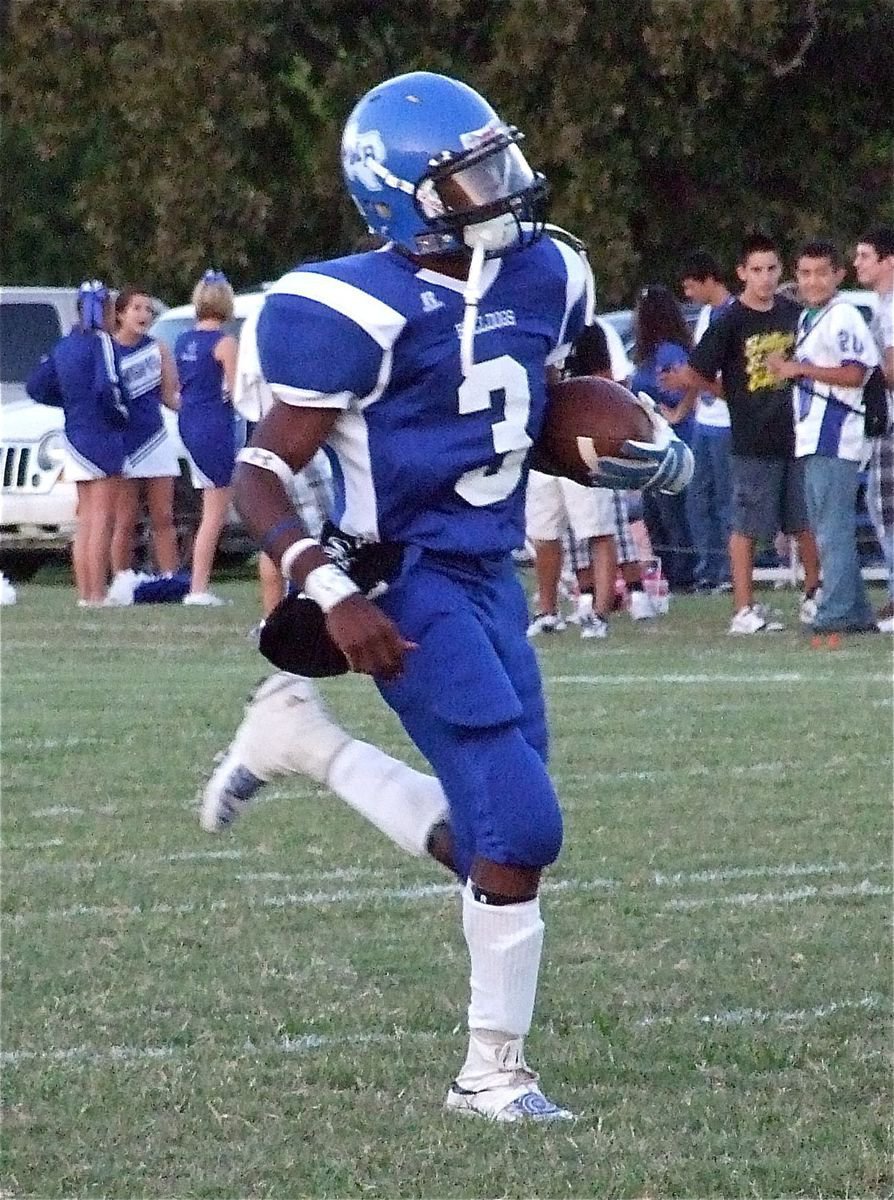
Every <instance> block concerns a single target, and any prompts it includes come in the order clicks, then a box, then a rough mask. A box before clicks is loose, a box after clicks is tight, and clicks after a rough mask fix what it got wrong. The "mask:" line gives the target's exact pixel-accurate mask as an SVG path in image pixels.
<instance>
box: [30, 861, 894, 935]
mask: <svg viewBox="0 0 894 1200" xmlns="http://www.w3.org/2000/svg"><path fill="white" fill-rule="evenodd" d="M853 869H854V870H855V871H857V870H859V871H866V870H874V869H876V868H869V867H865V866H863V867H854V868H853ZM794 870H795V868H794V867H793V868H792V871H794ZM811 873H814V872H813V871H812V868H811ZM816 873H819V872H816ZM622 886H623V885H622V884H621V882H620V881H619V880H617V879H603V878H595V879H556V880H547V881H546V882H545V883H544V884H543V887H542V889H541V890H542V891H543V892H545V893H547V894H555V893H558V894H563V893H565V894H576V893H581V892H604V893H612V892H617V891H618V890H620V889H621V888H622ZM633 890H634V889H632V888H631V889H630V891H633ZM458 892H459V885H458V884H456V883H413V884H407V885H405V886H403V887H370V888H340V889H338V890H337V891H331V892H330V891H304V892H285V893H282V894H281V895H271V896H254V895H247V896H244V897H240V898H237V899H229V900H211V901H207V900H199V901H194V900H185V901H183V902H182V903H179V904H169V903H167V902H166V901H161V902H158V903H155V904H150V905H142V904H130V905H128V904H122V905H101V904H75V905H73V906H71V907H69V908H57V909H45V910H37V911H25V912H20V913H15V914H12V916H11V920H12V923H13V924H15V925H24V924H26V923H28V922H30V921H41V920H43V921H72V920H77V919H79V918H98V919H100V920H104V919H107V918H108V919H114V920H124V919H128V918H143V917H153V916H173V917H181V916H188V915H191V914H193V913H200V912H211V913H214V912H224V911H227V910H229V911H232V910H234V909H239V908H260V909H289V908H323V907H330V906H331V905H339V904H376V903H384V904H394V903H402V902H403V901H407V900H429V899H441V898H443V897H446V896H451V895H457V894H458ZM891 892H892V888H891V887H890V886H883V885H878V884H874V883H871V882H870V881H869V880H868V879H864V880H863V881H862V882H861V883H859V884H856V885H855V886H853V887H844V886H838V885H836V886H834V887H827V888H817V887H812V886H810V887H803V888H798V889H795V890H792V891H788V892H752V893H744V894H743V893H739V894H737V895H734V896H711V897H703V896H702V897H695V896H684V897H680V898H679V899H674V900H669V901H667V902H666V903H665V904H664V905H663V906H662V907H663V909H665V910H668V909H671V910H673V909H676V910H685V909H694V908H701V907H704V906H705V905H708V904H729V905H737V906H740V907H749V906H752V905H757V904H789V903H794V902H795V901H799V900H825V899H836V898H840V897H844V896H887V895H890V894H891Z"/></svg>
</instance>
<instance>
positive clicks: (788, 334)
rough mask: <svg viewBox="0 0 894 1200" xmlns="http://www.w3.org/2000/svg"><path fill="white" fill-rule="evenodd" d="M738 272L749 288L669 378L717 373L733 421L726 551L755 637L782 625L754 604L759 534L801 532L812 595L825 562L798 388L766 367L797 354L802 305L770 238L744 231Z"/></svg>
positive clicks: (704, 381) (745, 626)
mask: <svg viewBox="0 0 894 1200" xmlns="http://www.w3.org/2000/svg"><path fill="white" fill-rule="evenodd" d="M736 271H737V274H738V276H739V279H740V280H741V281H742V284H743V290H742V293H741V294H740V296H739V297H738V299H737V300H734V301H733V303H732V304H730V305H729V307H728V308H727V310H726V312H724V313H722V314H721V315H720V316H719V317H718V318H717V320H716V321H714V322H713V324H712V325H710V326H709V328H708V329H707V330H706V332H705V335H704V337H703V338H702V340H701V341H700V342H699V343H698V345H697V346H696V347H695V349H694V350H693V351H692V353H691V355H690V359H689V365H688V366H684V367H677V368H675V369H674V370H673V371H669V372H666V374H665V378H666V380H667V382H668V384H669V385H670V386H673V387H686V386H689V387H699V388H702V387H709V388H710V387H712V386H716V381H717V378H718V376H719V377H720V383H721V386H722V390H723V395H724V399H725V400H726V402H727V404H728V405H729V411H730V423H731V427H732V455H731V459H730V467H731V471H732V486H733V501H732V514H731V526H732V532H731V534H730V545H729V549H730V565H731V568H732V576H733V597H734V600H735V607H736V611H735V615H734V617H733V619H732V623H731V625H730V629H729V631H730V633H733V634H742V633H744V634H751V633H762V632H771V631H772V630H774V629H778V628H781V626H779V625H778V624H776V623H774V622H771V621H770V620H769V619H768V617H767V613H766V611H765V609H764V608H763V606H762V605H756V604H755V603H754V587H753V574H754V544H755V541H756V540H757V539H758V538H762V537H765V538H772V537H773V536H774V535H775V534H776V532H777V531H778V530H780V529H781V530H783V532H785V533H789V534H792V535H793V536H794V537H795V538H796V540H797V543H798V550H799V554H800V557H801V562H802V565H803V567H804V576H805V580H804V584H805V601H807V600H810V599H812V597H813V594H814V593H815V591H816V588H817V585H818V582H819V559H818V556H817V550H816V543H815V541H814V539H813V535H812V533H811V532H810V530H809V529H808V527H807V510H806V506H805V502H804V483H803V477H802V475H803V472H802V464H801V463H800V462H799V461H798V460H796V459H795V457H794V451H795V432H794V409H793V406H792V396H791V388H790V387H788V386H786V384H785V382H784V381H782V382H781V381H780V380H779V379H778V378H777V376H775V375H774V374H773V372H772V371H771V370H770V369H769V367H768V365H767V358H768V356H769V355H770V354H774V353H780V354H784V355H785V356H789V355H790V354H791V351H792V347H793V346H794V343H795V330H796V328H797V324H798V312H799V309H798V306H797V305H796V304H795V303H794V302H793V301H791V300H788V299H786V298H785V297H783V296H779V295H777V294H776V288H777V286H778V284H779V277H780V275H781V273H782V264H781V262H780V258H779V254H778V252H777V249H776V246H775V244H774V242H773V241H772V240H771V239H770V238H768V237H765V236H764V235H763V234H753V235H751V236H750V237H749V238H747V239H746V241H745V243H744V244H743V246H742V251H741V253H740V255H739V261H738V265H737V268H736Z"/></svg>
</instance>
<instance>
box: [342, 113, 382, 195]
mask: <svg viewBox="0 0 894 1200" xmlns="http://www.w3.org/2000/svg"><path fill="white" fill-rule="evenodd" d="M342 160H343V162H344V169H345V175H347V177H348V179H356V180H357V182H358V183H360V184H362V185H363V187H365V188H367V189H368V190H369V191H371V192H380V191H381V190H382V179H381V175H380V173H378V172H376V170H375V169H374V168H373V165H372V164H373V163H376V164H377V165H379V166H382V165H383V164H384V162H385V143H384V142H383V141H382V135H381V134H380V133H379V131H378V130H377V129H368V130H367V131H366V132H365V133H360V132H359V131H358V129H357V126H356V125H349V126H348V127H347V129H345V135H344V138H343V140H342Z"/></svg>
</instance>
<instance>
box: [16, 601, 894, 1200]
mask: <svg viewBox="0 0 894 1200" xmlns="http://www.w3.org/2000/svg"><path fill="white" fill-rule="evenodd" d="M223 590H224V591H225V592H226V594H228V595H229V596H230V597H231V598H232V599H233V601H234V603H233V605H232V606H231V607H228V608H225V609H220V610H217V611H213V610H208V611H199V610H195V609H193V610H183V609H182V608H178V607H171V608H165V607H159V608H138V609H132V610H123V611H122V610H110V611H101V612H84V611H79V610H77V609H76V608H75V607H74V603H73V597H72V593H71V592H70V591H68V590H67V589H63V588H60V587H45V586H27V585H26V586H24V587H22V588H21V589H20V597H19V604H18V606H17V607H16V608H15V609H12V610H4V614H3V634H4V638H3V667H4V688H3V717H4V720H3V759H4V789H3V816H4V821H3V843H4V853H3V908H4V913H5V916H4V938H3V967H4V996H3V999H4V1004H3V1012H2V1018H3V1050H2V1065H3V1075H4V1122H3V1125H4V1128H3V1155H4V1161H3V1169H2V1178H0V1195H2V1196H3V1197H5V1198H11V1197H24V1196H41V1197H62V1196H77V1197H88V1196H89V1197H96V1196H104V1197H144V1196H145V1197H163V1196H166V1197H235V1196H246V1197H247V1196H251V1197H267V1196H270V1197H297V1196H314V1197H340V1196H358V1197H359V1196H373V1197H423V1196H435V1197H468V1196H492V1197H496V1196H500V1197H502V1196H512V1197H567V1196H575V1197H600V1198H602V1197H640V1196H648V1197H664V1196H725V1197H733V1196H762V1197H782V1196H786V1197H788V1196H816V1197H831V1196H841V1197H844V1196H848V1197H858V1196H889V1195H891V1191H892V1184H894V1181H892V1177H891V1174H890V1170H889V1163H890V1150H891V1141H890V1129H889V1127H888V1126H889V1118H890V1114H891V1100H892V1087H891V1057H890V1051H891V1015H892V1012H891V940H890V928H889V916H890V912H891V861H890V860H891V799H892V795H891V784H892V765H891V751H892V708H891V699H892V695H891V691H892V689H891V655H890V640H889V639H883V638H881V637H878V638H875V639H862V640H861V639H854V640H853V641H851V642H848V643H847V644H846V645H845V646H843V647H842V648H841V649H839V650H821V651H817V650H811V649H810V648H809V646H808V645H807V643H806V641H805V639H804V638H803V637H802V636H801V635H800V634H798V633H795V632H791V633H784V634H780V635H778V636H776V637H768V638H766V639H765V640H760V639H739V640H734V639H730V638H727V637H726V636H725V628H726V623H727V621H728V607H729V606H728V604H727V603H726V602H725V601H724V600H722V599H704V600H703V599H684V600H679V601H677V602H676V603H675V604H674V606H673V608H672V612H671V615H670V616H669V617H668V618H667V619H665V620H664V621H662V622H660V623H659V624H657V625H655V626H654V627H652V628H648V627H642V626H638V627H634V626H633V625H632V624H631V623H630V622H629V621H627V620H626V619H621V618H618V620H617V621H616V622H615V628H614V631H613V635H612V637H611V639H610V640H609V641H608V642H606V643H599V642H583V643H582V642H581V641H580V640H579V639H578V638H577V636H576V634H575V633H574V632H573V631H569V632H568V633H566V634H563V635H561V636H559V637H556V638H555V639H554V640H552V641H549V642H547V643H545V644H544V645H543V652H542V664H543V671H544V676H545V679H546V687H547V692H548V696H549V701H550V709H551V715H552V727H553V732H554V741H553V763H554V774H555V777H556V779H557V781H558V784H559V788H560V793H561V795H562V797H563V799H564V805H565V810H566V816H567V823H566V825H567V827H566V846H565V850H564V853H563V857H562V859H561V860H560V863H559V864H558V865H557V867H556V868H554V869H553V870H552V871H551V872H550V874H549V882H548V884H547V888H546V890H545V893H544V912H545V917H546V922H547V941H546V950H545V958H544V969H543V974H542V984H541V991H540V996H539V1001H538V1012H537V1014H536V1018H535V1020H536V1025H535V1029H534V1031H533V1033H532V1035H531V1037H530V1039H529V1043H528V1049H529V1057H530V1058H531V1060H532V1061H533V1062H534V1064H535V1065H536V1066H537V1067H538V1068H539V1070H540V1071H541V1073H542V1075H543V1080H544V1085H545V1087H546V1089H547V1090H548V1092H550V1093H551V1094H553V1095H554V1096H555V1097H556V1099H558V1100H560V1101H562V1102H563V1103H567V1104H568V1105H569V1106H570V1107H572V1108H574V1109H575V1110H576V1111H577V1112H578V1113H579V1114H580V1117H579V1120H578V1121H577V1122H576V1123H575V1124H574V1125H573V1126H568V1127H562V1128H557V1127H553V1128H525V1129H508V1130H507V1129H506V1128H505V1127H503V1128H499V1127H490V1126H487V1125H485V1124H484V1123H476V1122H474V1121H464V1120H461V1119H459V1118H457V1117H455V1116H454V1117H450V1116H448V1115H446V1114H444V1113H443V1112H442V1111H441V1107H440V1105H441V1102H442V1099H443V1094H444V1091H445V1089H446V1086H447V1085H448V1083H449V1082H450V1079H451V1077H452V1073H453V1072H454V1071H455V1069H456V1067H457V1066H458V1064H459V1062H460V1060H461V1057H462V1054H463V1052H464V1045H465V1038H464V1032H463V1021H464V1009H465V1004H466V1002H467V996H466V989H467V980H466V960H465V950H464V945H463V942H462V938H461V934H460V930H459V923H458V902H457V898H456V896H455V894H454V891H453V889H452V888H451V886H450V884H449V881H448V880H447V877H446V876H445V875H443V874H439V872H438V869H437V868H436V867H435V866H434V865H430V864H428V863H427V862H422V861H417V860H414V859H410V858H406V857H402V856H401V855H400V853H399V852H398V851H397V850H395V849H394V848H392V847H391V846H390V845H389V844H388V843H386V842H384V841H383V840H382V839H381V838H380V837H379V836H378V835H377V834H375V833H373V832H371V831H370V830H369V829H368V827H365V826H364V825H362V824H361V822H360V821H359V819H358V818H356V817H355V816H354V814H353V813H351V812H350V811H348V810H347V809H345V808H343V807H342V806H341V805H340V802H338V801H337V800H336V799H335V798H333V797H332V796H331V795H329V794H328V793H326V792H324V791H322V790H320V789H318V788H316V787H315V786H313V785H310V784H308V783H305V782H302V781H300V780H295V781H294V782H290V783H289V784H288V785H283V786H277V787H276V788H274V789H271V790H270V792H269V794H268V797H267V799H266V800H265V801H264V803H263V804H259V805H258V807H257V809H256V810H255V811H253V812H252V813H250V814H249V815H247V816H246V817H245V818H244V820H243V821H242V822H240V823H239V824H238V825H237V827H236V828H235V830H234V831H233V832H232V833H231V834H228V835H226V836H224V837H222V838H220V839H216V840H215V839H214V838H211V837H208V836H207V835H204V834H202V833H201V831H200V830H199V828H198V825H197V822H196V819H195V813H194V811H193V797H194V794H195V792H196V788H197V786H198V785H199V783H200V781H201V779H202V777H203V773H204V772H205V771H206V770H207V768H208V767H209V764H210V763H211V760H212V756H213V754H214V753H215V751H217V750H218V749H220V748H222V747H223V746H224V745H225V744H226V741H227V740H228V738H229V735H230V733H231V732H232V730H233V728H234V727H235V724H236V721H237V719H238V715H239V712H240V705H241V701H242V698H243V696H244V694H245V692H246V691H247V689H248V688H249V687H250V686H251V685H252V684H253V683H254V682H255V681H256V680H257V679H258V678H259V677H260V676H261V675H262V674H263V669H262V668H263V664H262V663H261V660H260V659H259V658H258V657H257V655H256V652H255V651H254V650H253V649H252V647H251V646H250V644H249V643H248V641H247V640H246V638H245V630H246V629H247V628H248V627H249V625H250V624H251V623H252V622H253V620H254V604H255V591H254V588H253V587H252V586H250V585H249V584H245V583H243V584H239V583H232V584H228V585H225V587H224V589H223ZM780 603H781V605H782V607H783V608H784V609H785V610H786V612H787V615H789V616H792V615H793V613H794V606H795V601H794V597H793V595H792V594H791V593H786V594H785V596H784V598H783V599H782V601H780ZM325 690H326V693H327V696H328V697H329V698H330V700H331V702H332V704H333V706H334V708H335V709H336V710H337V711H338V713H339V714H340V715H341V717H342V718H343V719H344V721H345V722H346V723H347V724H348V725H349V726H350V728H351V729H352V730H354V731H355V732H356V733H357V734H358V735H360V736H363V737H366V738H368V739H370V740H375V741H377V742H379V743H380V744H382V745H383V746H385V747H386V748H389V749H391V750H394V751H396V752H397V753H399V754H406V755H411V756H412V757H413V760H414V761H418V760H417V756H416V755H415V753H414V752H413V751H412V750H411V748H410V747H409V746H408V744H407V743H406V741H405V739H404V737H403V735H402V732H401V730H400V729H399V727H398V726H397V724H396V722H395V721H394V720H393V718H392V717H391V715H390V714H389V713H388V712H387V711H386V710H385V709H384V707H383V706H382V704H381V702H380V701H379V700H378V698H377V696H376V694H375V691H374V689H373V687H372V686H371V684H370V683H369V681H368V680H363V679H358V678H348V679H344V680H338V681H334V682H333V683H331V684H330V685H328V686H327V687H326V689H325Z"/></svg>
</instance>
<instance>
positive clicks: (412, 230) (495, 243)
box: [342, 71, 547, 257]
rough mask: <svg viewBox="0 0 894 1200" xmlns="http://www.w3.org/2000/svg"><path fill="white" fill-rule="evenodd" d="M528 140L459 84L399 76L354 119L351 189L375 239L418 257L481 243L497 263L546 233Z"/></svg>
mask: <svg viewBox="0 0 894 1200" xmlns="http://www.w3.org/2000/svg"><path fill="white" fill-rule="evenodd" d="M522 136H523V135H522V134H521V133H519V131H518V130H517V129H516V128H515V127H514V126H512V125H505V124H504V123H503V122H502V121H501V120H500V118H499V117H498V116H497V114H496V112H494V110H493V109H492V108H491V106H490V105H489V104H488V103H487V101H486V100H485V99H484V98H483V97H482V96H479V95H478V93H477V92H476V91H473V89H472V88H470V87H468V86H467V85H466V84H464V83H460V82H459V81H458V80H456V79H449V78H447V76H444V75H434V74H431V73H430V72H428V71H414V72H412V73H411V74H408V75H398V76H397V77H396V78H394V79H389V80H387V81H386V82H385V83H381V84H379V86H378V87H375V88H373V90H372V91H371V92H367V94H366V95H365V96H364V97H363V99H362V100H360V101H359V102H358V104H357V105H356V107H355V108H354V111H353V112H352V113H351V115H350V117H349V118H348V121H347V124H346V126H345V131H344V135H343V137H342V166H343V169H344V176H345V183H346V185H347V188H348V192H349V193H350V195H351V198H352V199H353V201H354V203H355V204H356V205H357V208H358V209H359V210H360V213H361V216H362V217H363V219H364V221H365V222H366V224H367V226H368V227H369V230H370V233H373V234H376V235H378V236H379V237H382V238H384V239H386V240H387V241H389V242H393V243H394V244H395V245H396V246H398V247H400V248H402V249H403V250H405V251H407V252H409V253H412V254H443V253H452V252H457V251H463V250H468V249H474V248H475V246H479V245H480V246H482V247H483V249H484V252H485V253H486V255H487V257H494V256H497V255H500V254H505V253H506V252H507V251H508V250H512V249H514V248H515V247H517V246H523V245H529V244H530V243H531V242H533V241H534V240H536V238H538V237H539V236H540V234H541V233H542V231H543V220H544V212H545V200H546V194H547V184H546V180H545V179H544V178H543V176H542V175H539V174H536V173H535V172H534V171H532V170H531V168H530V166H529V165H528V162H527V159H526V158H525V156H524V155H523V154H522V152H521V150H520V149H519V145H518V143H519V142H520V141H521V140H522Z"/></svg>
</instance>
